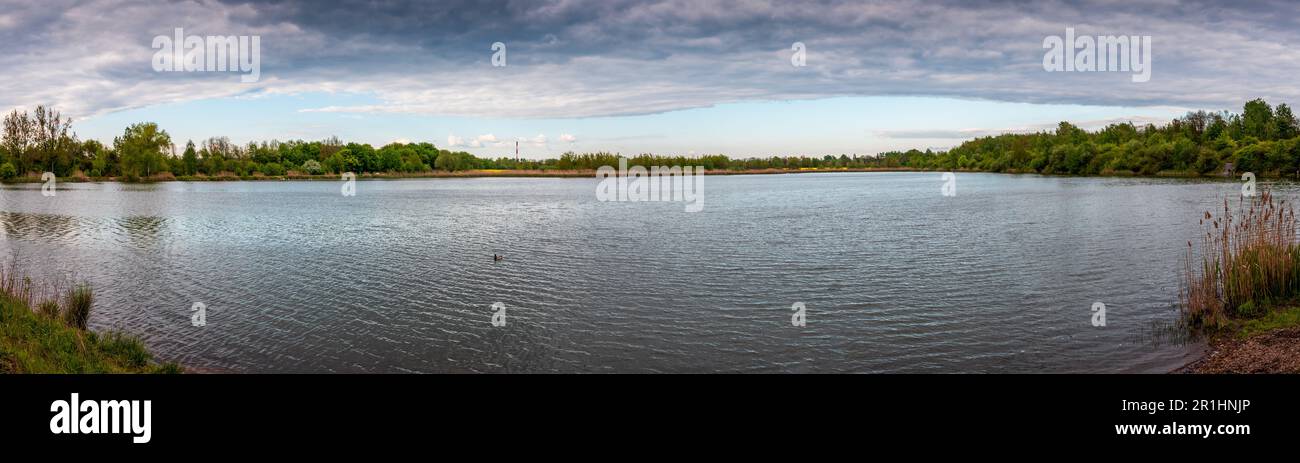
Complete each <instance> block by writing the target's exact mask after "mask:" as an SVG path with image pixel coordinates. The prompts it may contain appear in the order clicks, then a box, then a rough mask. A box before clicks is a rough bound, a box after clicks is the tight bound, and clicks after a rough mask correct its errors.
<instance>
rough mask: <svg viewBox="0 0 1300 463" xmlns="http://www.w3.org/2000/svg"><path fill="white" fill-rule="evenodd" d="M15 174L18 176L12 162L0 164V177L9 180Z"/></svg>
mask: <svg viewBox="0 0 1300 463" xmlns="http://www.w3.org/2000/svg"><path fill="white" fill-rule="evenodd" d="M16 176H18V169H17V168H15V167H14V165H13V163H9V162H6V163H4V164H0V179H5V180H9V179H11V178H14V177H16Z"/></svg>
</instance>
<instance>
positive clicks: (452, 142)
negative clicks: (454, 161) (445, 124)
mask: <svg viewBox="0 0 1300 463" xmlns="http://www.w3.org/2000/svg"><path fill="white" fill-rule="evenodd" d="M447 146H448V147H451V148H455V147H458V146H465V139H464V138H460V137H457V136H455V135H447Z"/></svg>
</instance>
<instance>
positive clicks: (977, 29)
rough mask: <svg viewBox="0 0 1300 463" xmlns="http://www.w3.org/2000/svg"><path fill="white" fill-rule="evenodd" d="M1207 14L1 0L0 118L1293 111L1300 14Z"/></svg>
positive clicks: (925, 129) (416, 127) (611, 131)
mask: <svg viewBox="0 0 1300 463" xmlns="http://www.w3.org/2000/svg"><path fill="white" fill-rule="evenodd" d="M1219 3H1220V2H1199V1H1190V2H1180V1H1172V0H1165V1H1159V0H1157V1H1115V0H1092V1H1077V2H1073V1H1072V2H1059V1H1038V2H996V1H985V2H979V1H974V2H972V1H962V2H943V1H913V0H897V1H880V2H864V1H835V0H827V1H788V0H787V1H764V0H734V1H702V0H687V1H675V0H662V1H658V0H646V1H634V0H592V1H588V0H551V1H482V0H480V1H409V2H408V1H398V0H390V1H360V0H355V1H338V2H320V1H293V0H285V1H251V2H250V1H217V0H190V1H173V0H163V1H131V0H91V1H64V0H0V72H2V73H3V74H4V76H3V77H2V78H0V109H2V110H6V112H7V110H9V109H31V108H34V107H35V106H36V105H42V104H43V105H49V106H53V107H54V108H56V109H58V110H60V111H62V112H63V113H64V114H66V115H69V116H71V117H72V118H73V119H74V124H73V128H74V130H75V131H76V132H77V134H78V135H79V136H80V137H81V138H83V139H90V138H94V139H99V140H101V141H104V142H111V140H112V138H113V137H114V136H116V135H119V134H120V133H121V132H122V130H123V128H124V127H125V126H126V125H128V124H131V123H135V122H142V121H151V122H157V123H158V124H159V125H160V126H161V127H162V128H163V129H165V130H167V131H168V132H169V133H170V134H171V135H172V138H173V140H175V141H177V142H178V143H183V141H184V140H191V139H192V140H195V141H199V140H202V139H205V138H208V137H212V136H228V137H230V138H231V139H232V140H233V141H235V142H239V143H244V142H248V141H250V140H271V139H279V140H288V139H306V140H315V139H322V138H325V137H329V136H338V137H340V138H342V139H344V140H347V141H358V142H364V143H371V144H373V145H376V146H378V145H382V144H386V143H389V142H393V141H402V142H413V141H429V142H432V143H434V144H435V145H437V146H439V147H441V148H449V149H460V150H466V151H469V152H472V153H475V154H477V155H483V156H493V157H496V156H507V155H513V152H514V149H515V143H516V142H518V143H519V146H520V151H521V152H522V154H523V156H524V157H528V158H544V157H554V156H558V155H559V154H560V153H563V152H565V151H577V152H593V151H609V152H619V153H624V154H638V153H657V154H684V155H702V154H716V153H722V154H728V155H732V156H742V157H743V156H771V155H815V156H819V155H825V154H875V153H879V152H882V151H887V150H895V149H909V148H918V149H927V148H932V149H944V148H947V147H951V146H955V145H956V144H959V143H960V142H961V141H963V140H967V139H970V138H972V137H977V136H983V135H989V134H996V133H1003V132H1025V131H1037V130H1050V129H1052V128H1054V127H1055V126H1056V124H1057V122H1059V121H1063V120H1064V121H1070V122H1073V123H1075V124H1077V125H1080V126H1083V127H1085V128H1099V127H1102V126H1104V125H1105V124H1109V123H1114V122H1122V121H1132V122H1135V123H1139V124H1145V123H1148V122H1153V123H1159V122H1163V121H1167V120H1169V119H1170V118H1172V117H1176V116H1179V115H1181V114H1183V113H1185V112H1187V111H1188V110H1193V109H1206V110H1233V111H1239V110H1240V108H1241V105H1242V104H1243V103H1244V102H1245V101H1247V100H1250V99H1253V98H1264V99H1266V100H1268V101H1269V102H1271V103H1274V104H1277V103H1293V102H1294V101H1296V100H1297V97H1298V96H1300V86H1297V85H1296V84H1295V81H1294V76H1296V75H1300V52H1298V51H1297V50H1296V49H1295V48H1294V47H1293V46H1292V44H1294V43H1297V41H1298V40H1297V39H1300V24H1297V23H1300V19H1297V18H1300V15H1296V14H1295V13H1296V12H1297V10H1298V9H1300V8H1297V6H1296V5H1294V4H1290V3H1287V2H1231V4H1219ZM1222 3H1228V2H1222ZM176 28H181V29H183V33H184V36H194V37H195V38H196V39H197V40H204V39H205V38H206V37H208V36H223V37H224V36H243V37H246V38H251V37H256V38H257V40H258V48H257V50H258V55H257V56H258V66H257V69H258V73H257V79H256V80H255V81H252V82H245V81H244V80H250V79H248V77H249V76H250V73H248V72H239V71H234V72H232V71H228V70H227V71H220V70H215V69H204V70H201V71H197V72H169V71H166V70H165V68H160V66H159V63H158V60H159V55H163V54H165V53H160V48H158V47H156V45H158V44H159V37H160V36H161V37H166V38H169V39H170V38H171V37H174V35H175V29H176ZM1067 28H1068V29H1072V30H1073V31H1075V34H1076V35H1078V36H1139V37H1144V36H1149V37H1150V41H1151V42H1150V43H1151V47H1150V49H1149V55H1148V56H1147V57H1146V59H1148V60H1149V62H1150V70H1151V73H1150V79H1149V80H1148V81H1145V82H1137V81H1135V80H1137V79H1134V78H1133V75H1134V72H1122V71H1116V72H1050V71H1048V70H1047V69H1045V66H1044V56H1045V54H1046V53H1047V50H1046V49H1045V48H1044V44H1045V40H1046V39H1047V38H1048V37H1054V36H1055V37H1065V36H1066V34H1067ZM497 43H500V45H503V46H504V51H505V53H504V56H502V54H501V53H499V51H500V50H499V49H498V48H494V44H497ZM182 48H183V47H182ZM1135 49H1139V50H1140V47H1136V48H1135ZM799 50H802V53H800V51H799ZM799 55H802V59H801V61H802V62H801V63H798V62H799V61H800V59H799V58H800V56H799ZM167 56H170V55H167ZM797 63H798V64H803V65H801V66H796V65H795V64H797ZM159 69H163V70H161V71H160V70H159ZM241 77H242V78H241Z"/></svg>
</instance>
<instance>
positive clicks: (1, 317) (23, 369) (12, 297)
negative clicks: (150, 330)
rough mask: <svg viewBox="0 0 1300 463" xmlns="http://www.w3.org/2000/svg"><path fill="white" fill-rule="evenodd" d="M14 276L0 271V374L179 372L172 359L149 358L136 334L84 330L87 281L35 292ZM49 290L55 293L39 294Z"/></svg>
mask: <svg viewBox="0 0 1300 463" xmlns="http://www.w3.org/2000/svg"><path fill="white" fill-rule="evenodd" d="M13 275H14V274H13V272H4V273H3V275H0V373H180V372H181V369H180V367H178V366H177V365H176V364H171V363H169V364H158V363H157V362H154V361H153V359H152V356H151V355H150V354H149V351H148V349H146V348H145V346H144V344H143V343H141V342H140V340H139V339H137V338H135V337H132V336H129V335H126V334H123V333H118V332H109V333H95V332H93V331H90V330H89V329H87V328H86V321H87V320H88V319H89V318H90V313H91V310H92V307H93V305H94V292H93V290H92V289H91V288H90V287H89V286H86V285H76V286H74V287H71V288H69V289H67V290H66V291H57V290H51V291H39V290H33V287H32V283H31V280H30V279H28V278H18V277H15V276H13ZM49 294H53V295H55V296H54V297H49V298H45V297H43V296H45V295H49ZM34 301H40V302H34Z"/></svg>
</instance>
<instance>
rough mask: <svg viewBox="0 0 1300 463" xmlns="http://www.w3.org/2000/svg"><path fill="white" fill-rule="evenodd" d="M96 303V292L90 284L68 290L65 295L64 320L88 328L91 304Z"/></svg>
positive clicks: (69, 324) (70, 324)
mask: <svg viewBox="0 0 1300 463" xmlns="http://www.w3.org/2000/svg"><path fill="white" fill-rule="evenodd" d="M94 303H95V293H94V291H92V290H91V289H90V285H85V284H81V285H77V286H74V287H72V289H69V290H68V294H67V295H66V296H65V297H64V307H63V321H64V323H67V324H68V326H71V327H73V328H79V329H83V330H84V329H86V323H87V322H88V321H90V306H91V305H94Z"/></svg>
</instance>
